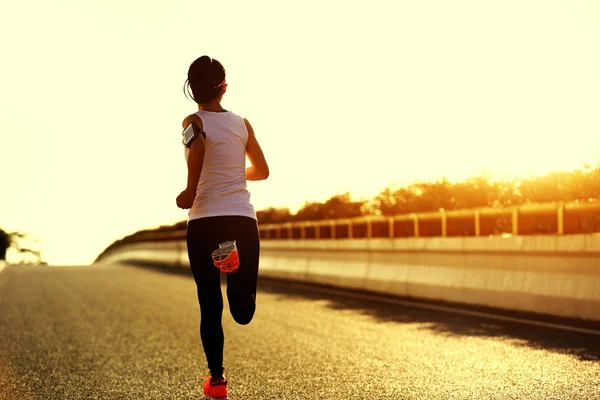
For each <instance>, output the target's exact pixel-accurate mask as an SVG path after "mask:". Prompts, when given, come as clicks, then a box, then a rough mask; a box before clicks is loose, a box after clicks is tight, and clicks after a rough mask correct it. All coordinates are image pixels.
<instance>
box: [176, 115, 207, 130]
mask: <svg viewBox="0 0 600 400" xmlns="http://www.w3.org/2000/svg"><path fill="white" fill-rule="evenodd" d="M192 122H195V123H196V124H197V125H198V126H199V127H200V128H204V124H203V123H202V118H200V116H199V115H198V114H197V113H194V114H190V115H188V116H187V117H185V118H184V119H183V121H182V122H181V125H182V127H183V128H184V129H185V128H186V127H187V126H188V125H189V124H191V123H192Z"/></svg>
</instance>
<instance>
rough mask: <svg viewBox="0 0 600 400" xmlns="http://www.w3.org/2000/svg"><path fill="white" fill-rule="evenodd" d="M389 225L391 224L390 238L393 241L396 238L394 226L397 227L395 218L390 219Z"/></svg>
mask: <svg viewBox="0 0 600 400" xmlns="http://www.w3.org/2000/svg"><path fill="white" fill-rule="evenodd" d="M388 223H389V226H390V228H389V229H388V236H389V237H390V238H392V239H393V238H394V225H395V224H394V217H390V219H389V221H388Z"/></svg>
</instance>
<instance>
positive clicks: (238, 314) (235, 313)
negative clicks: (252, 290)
mask: <svg viewBox="0 0 600 400" xmlns="http://www.w3.org/2000/svg"><path fill="white" fill-rule="evenodd" d="M230 311H231V316H232V317H233V319H234V321H235V322H237V323H238V324H240V325H248V324H249V323H250V321H252V318H254V312H255V311H256V306H255V305H254V304H252V306H245V307H234V306H231V307H230Z"/></svg>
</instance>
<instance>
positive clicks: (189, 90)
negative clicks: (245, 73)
mask: <svg viewBox="0 0 600 400" xmlns="http://www.w3.org/2000/svg"><path fill="white" fill-rule="evenodd" d="M224 84H225V68H223V65H221V63H220V62H218V61H217V60H215V59H211V58H210V57H209V56H202V57H200V58H198V59H197V60H196V61H194V62H193V63H192V65H190V69H189V70H188V78H187V80H186V81H185V84H184V86H183V92H184V93H185V95H186V96H189V97H191V98H192V100H194V101H195V102H196V103H198V104H206V103H209V102H210V101H211V100H212V99H214V98H215V97H217V95H218V94H219V92H220V91H221V87H223V85H224Z"/></svg>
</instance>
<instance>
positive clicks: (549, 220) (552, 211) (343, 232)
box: [259, 201, 600, 240]
mask: <svg viewBox="0 0 600 400" xmlns="http://www.w3.org/2000/svg"><path fill="white" fill-rule="evenodd" d="M259 230H260V236H261V239H266V240H269V239H341V238H349V239H352V238H396V237H448V236H489V235H502V234H510V235H534V234H535V235H543V234H548V235H552V234H558V235H564V234H578V233H579V234H581V233H597V232H600V201H596V202H585V203H584V202H574V203H532V204H526V205H519V206H512V207H498V208H494V207H484V208H476V209H463V210H452V211H446V210H443V209H442V210H440V211H439V212H428V213H412V214H402V215H396V216H390V217H386V216H363V217H356V218H345V219H335V220H324V221H299V222H287V223H281V224H266V225H260V226H259Z"/></svg>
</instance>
